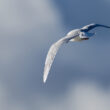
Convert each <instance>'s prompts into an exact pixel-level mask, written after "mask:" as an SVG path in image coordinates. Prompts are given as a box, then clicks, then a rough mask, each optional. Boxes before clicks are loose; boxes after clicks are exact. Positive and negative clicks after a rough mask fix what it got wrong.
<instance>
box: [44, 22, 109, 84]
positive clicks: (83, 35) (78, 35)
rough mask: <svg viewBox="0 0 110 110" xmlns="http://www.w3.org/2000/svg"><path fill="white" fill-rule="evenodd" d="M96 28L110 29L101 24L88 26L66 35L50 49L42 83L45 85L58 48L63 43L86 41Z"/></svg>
mask: <svg viewBox="0 0 110 110" xmlns="http://www.w3.org/2000/svg"><path fill="white" fill-rule="evenodd" d="M96 27H104V28H110V27H109V26H106V25H101V24H94V23H93V24H89V25H86V26H84V27H82V28H80V29H74V30H72V31H70V32H69V33H67V35H66V36H65V37H63V38H61V39H60V40H58V41H57V42H55V43H54V44H52V46H51V47H50V49H49V51H48V54H47V57H46V61H45V67H44V74H43V82H44V83H45V82H46V80H47V77H48V74H49V71H50V68H51V66H52V63H53V61H54V58H55V55H56V53H57V51H58V49H59V48H60V46H61V45H62V44H64V43H68V42H69V41H83V40H88V39H89V38H90V37H92V36H93V35H95V33H90V32H89V31H90V30H92V29H94V28H96Z"/></svg>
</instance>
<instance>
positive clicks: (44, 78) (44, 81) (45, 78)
mask: <svg viewBox="0 0 110 110" xmlns="http://www.w3.org/2000/svg"><path fill="white" fill-rule="evenodd" d="M46 80H47V77H46V76H45V75H44V76H43V83H44V84H45V83H46Z"/></svg>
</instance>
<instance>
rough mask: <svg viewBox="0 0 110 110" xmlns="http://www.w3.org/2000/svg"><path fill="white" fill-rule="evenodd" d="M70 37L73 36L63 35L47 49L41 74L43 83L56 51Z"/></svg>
mask: <svg viewBox="0 0 110 110" xmlns="http://www.w3.org/2000/svg"><path fill="white" fill-rule="evenodd" d="M71 38H73V37H67V36H66V37H64V38H62V39H60V40H58V41H57V42H56V43H54V44H53V45H52V46H51V47H50V49H49V51H48V54H47V57H46V61H45V67H44V75H43V82H44V83H45V82H46V79H47V76H48V74H49V71H50V68H51V65H52V63H53V61H54V58H55V55H56V53H57V51H58V49H59V48H60V46H61V45H62V44H64V43H66V42H68V41H69V40H70V39H71Z"/></svg>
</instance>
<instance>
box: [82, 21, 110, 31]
mask: <svg viewBox="0 0 110 110" xmlns="http://www.w3.org/2000/svg"><path fill="white" fill-rule="evenodd" d="M95 27H105V28H110V27H109V26H106V25H101V24H94V23H93V24H89V25H86V26H84V27H83V28H81V31H84V32H88V31H90V30H92V29H93V28H95Z"/></svg>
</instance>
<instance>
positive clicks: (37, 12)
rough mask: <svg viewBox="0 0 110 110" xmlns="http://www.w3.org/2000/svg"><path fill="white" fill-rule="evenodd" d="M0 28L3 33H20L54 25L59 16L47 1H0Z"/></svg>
mask: <svg viewBox="0 0 110 110" xmlns="http://www.w3.org/2000/svg"><path fill="white" fill-rule="evenodd" d="M0 13H1V18H0V28H1V29H2V30H3V31H4V32H22V31H26V30H28V29H32V28H33V27H37V28H38V29H39V28H41V27H43V26H45V27H47V26H49V25H56V24H58V21H59V15H58V13H57V12H56V10H55V9H54V7H53V6H52V3H50V2H49V0H46V1H45V0H37V1H36V0H27V1H25V0H10V1H9V0H0Z"/></svg>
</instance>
